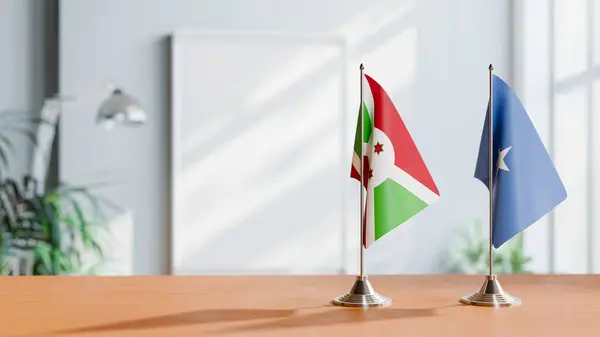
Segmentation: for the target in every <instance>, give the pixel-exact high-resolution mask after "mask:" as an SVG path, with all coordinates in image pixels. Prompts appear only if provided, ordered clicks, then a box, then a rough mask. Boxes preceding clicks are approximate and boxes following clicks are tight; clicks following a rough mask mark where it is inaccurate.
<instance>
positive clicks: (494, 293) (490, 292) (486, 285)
mask: <svg viewBox="0 0 600 337" xmlns="http://www.w3.org/2000/svg"><path fill="white" fill-rule="evenodd" d="M460 302H461V303H464V304H469V305H478V306H482V307H494V308H500V307H516V306H519V305H521V299H520V298H518V297H513V296H511V295H510V294H509V293H507V292H505V291H504V289H502V286H501V285H500V282H498V279H497V277H496V275H487V276H486V279H485V281H484V282H483V285H482V286H481V289H479V291H477V292H475V293H473V294H471V295H469V296H465V297H463V298H461V299H460Z"/></svg>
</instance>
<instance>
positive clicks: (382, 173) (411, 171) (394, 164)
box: [350, 75, 439, 247]
mask: <svg viewBox="0 0 600 337" xmlns="http://www.w3.org/2000/svg"><path fill="white" fill-rule="evenodd" d="M365 78H366V81H365V82H366V83H365V85H364V88H363V90H364V95H363V96H364V99H363V100H364V105H363V106H362V109H363V120H364V123H362V125H364V129H363V130H364V131H363V136H364V137H363V139H362V141H361V139H360V138H361V137H360V136H361V132H360V127H361V123H360V117H359V121H358V123H357V127H356V136H355V140H354V155H353V158H352V169H351V174H350V176H351V177H352V178H355V179H357V180H358V181H361V177H360V156H361V154H364V157H363V173H364V177H363V179H362V183H363V186H364V187H365V188H366V189H367V202H366V208H365V219H363V244H364V246H365V247H369V246H371V245H372V244H373V242H375V241H376V240H378V239H379V238H381V237H382V236H384V235H385V234H387V233H388V232H390V231H391V230H392V229H394V228H396V227H397V226H398V225H400V224H402V223H404V222H405V221H406V220H408V219H410V218H411V217H412V216H413V215H415V214H417V213H419V212H420V211H421V210H423V209H424V208H425V207H427V206H428V205H430V204H431V203H433V202H434V201H436V200H437V199H438V198H439V192H438V189H437V186H436V185H435V182H434V181H433V178H432V177H431V175H430V174H429V171H428V170H427V166H425V163H424V162H423V159H422V158H421V155H420V154H419V151H418V150H417V147H416V146H415V143H414V142H413V140H412V138H411V136H410V134H409V133H408V130H407V129H406V126H405V125H404V122H403V121H402V118H400V115H399V114H398V111H397V110H396V108H395V107H394V104H393V103H392V100H391V99H390V97H389V96H388V95H387V93H386V92H385V91H384V90H383V88H382V87H381V86H380V85H379V83H377V82H375V80H373V79H372V78H371V77H369V76H368V75H365ZM359 116H360V115H359Z"/></svg>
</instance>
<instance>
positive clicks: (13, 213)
mask: <svg viewBox="0 0 600 337" xmlns="http://www.w3.org/2000/svg"><path fill="white" fill-rule="evenodd" d="M40 123H44V121H42V120H39V119H32V118H23V117H20V116H19V115H14V114H11V113H4V114H1V113H0V164H1V165H0V267H1V268H0V271H2V274H5V275H7V274H8V275H73V274H93V273H94V272H95V268H97V267H98V266H101V265H102V263H103V262H104V260H105V256H106V254H105V251H104V248H103V244H104V243H105V242H106V240H107V239H108V238H109V237H108V234H109V233H108V231H107V230H106V219H107V217H106V213H105V210H106V209H107V208H111V209H117V210H118V207H117V206H116V205H114V204H113V203H112V202H110V201H109V200H107V199H106V198H104V197H102V196H100V195H98V194H96V193H93V192H92V187H90V186H71V185H68V184H63V183H61V184H59V186H56V187H53V188H51V189H49V190H47V191H43V192H40V190H41V188H40V186H38V182H37V181H36V179H35V178H33V177H31V176H29V175H25V176H24V177H23V178H22V179H21V180H20V181H16V180H14V179H12V178H8V177H6V174H5V172H6V171H7V169H8V167H9V166H10V160H9V159H10V158H11V156H14V155H15V153H14V144H13V139H14V138H13V136H14V135H20V136H24V137H25V138H27V139H29V140H30V141H31V142H32V143H33V144H34V145H36V134H35V133H34V132H33V128H34V127H35V126H37V125H39V124H40Z"/></svg>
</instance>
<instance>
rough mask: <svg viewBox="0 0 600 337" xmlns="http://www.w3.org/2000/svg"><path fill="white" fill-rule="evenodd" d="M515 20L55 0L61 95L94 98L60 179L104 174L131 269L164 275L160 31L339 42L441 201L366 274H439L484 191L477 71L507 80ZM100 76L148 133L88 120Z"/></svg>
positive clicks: (417, 10)
mask: <svg viewBox="0 0 600 337" xmlns="http://www.w3.org/2000/svg"><path fill="white" fill-rule="evenodd" d="M511 14H512V13H511V8H510V1H509V0H494V1H480V0H456V1H444V0H437V1H434V0H425V1H408V0H405V1H398V0H380V1H373V0H371V1H366V0H365V1H358V0H350V1H348V0H344V1H342V0H329V1H327V0H308V1H278V0H262V1H243V0H237V1H236V0H232V1H222V0H221V1H217V0H215V1H197V0H153V1H147V0H135V1H134V0H127V1H123V0H120V1H119V0H88V1H81V0H62V1H61V8H60V17H61V33H60V87H61V90H62V91H63V92H65V93H83V94H86V95H89V94H90V93H92V92H95V93H98V95H97V96H94V95H91V96H89V97H90V98H89V99H88V100H85V101H81V102H79V103H77V104H73V105H71V106H70V107H67V111H66V113H65V114H64V115H63V117H62V120H61V133H60V169H61V172H60V175H61V178H62V179H64V180H68V181H71V182H86V181H90V180H93V178H94V177H97V176H98V175H99V174H102V175H103V176H106V174H105V173H103V171H107V170H108V171H110V173H111V175H110V176H111V177H115V176H116V177H117V178H119V179H120V183H119V184H117V185H113V186H111V187H110V188H107V189H106V190H105V191H104V194H105V195H107V196H108V197H110V198H111V199H113V200H114V201H115V202H117V203H118V204H120V205H123V206H124V207H126V208H128V209H130V210H131V212H132V215H133V221H134V223H135V231H134V233H135V235H134V237H135V243H134V247H133V254H134V256H133V258H134V259H133V261H134V270H133V272H134V273H135V274H157V273H165V272H168V261H169V259H170V257H169V250H170V247H169V239H170V238H169V230H168V225H169V224H168V207H167V205H168V204H169V198H168V192H169V191H168V174H169V172H168V167H169V162H168V158H169V153H168V149H169V139H170V135H169V132H168V130H169V114H170V108H169V107H170V99H169V88H170V83H169V76H170V74H169V62H170V60H169V45H168V37H169V35H170V34H171V33H172V32H173V31H174V30H175V29H178V28H195V29H219V30H242V31H253V30H263V31H264V30H267V31H277V32H294V33H327V34H338V35H340V36H343V37H346V38H347V40H348V47H349V48H348V57H349V62H350V64H356V65H358V64H359V63H360V62H361V61H362V62H365V64H366V66H367V69H368V70H369V72H370V73H371V74H372V75H373V77H375V78H377V79H378V80H379V81H380V83H382V85H384V87H385V88H386V90H387V91H388V92H389V94H390V95H391V97H392V99H393V100H394V102H395V104H396V106H397V107H398V109H399V111H400V113H401V114H402V115H403V117H404V120H405V122H406V124H407V125H408V128H409V130H410V131H411V133H412V135H413V138H414V140H415V142H416V143H417V145H418V147H419V149H420V151H421V154H422V155H423V157H424V158H425V161H426V162H427V164H428V165H429V167H430V170H431V172H432V175H433V177H434V179H436V182H437V183H438V187H439V189H440V192H441V195H442V197H441V198H440V200H439V201H438V203H437V204H436V205H435V206H432V207H431V208H430V209H428V210H426V211H424V212H423V213H422V214H420V215H419V216H418V217H416V218H415V219H414V221H411V223H410V224H406V225H405V226H404V225H403V228H401V229H399V230H397V231H394V232H393V233H392V234H389V235H388V236H386V237H385V238H384V239H382V240H381V242H379V243H378V244H376V245H375V246H374V247H373V248H372V249H369V251H368V263H369V264H368V270H369V271H370V272H371V273H378V272H379V273H396V272H398V273H399V272H403V273H430V272H439V271H440V270H441V268H442V266H443V265H444V264H445V263H446V262H447V261H446V257H447V254H445V253H446V252H447V250H448V249H449V248H450V246H451V244H452V243H453V241H455V240H454V238H455V236H454V235H455V234H456V228H457V227H459V226H460V225H463V224H465V223H470V222H472V221H473V220H474V219H475V218H479V219H485V214H486V211H487V209H486V199H485V193H486V192H485V191H486V190H485V189H484V187H483V185H482V184H480V183H477V181H476V180H475V179H474V178H472V172H473V168H474V163H475V159H476V158H475V156H476V153H477V147H478V144H479V137H480V133H481V126H482V123H483V117H484V108H485V105H486V101H487V76H488V75H487V65H488V64H489V63H490V62H492V63H494V65H495V67H496V69H498V73H499V74H500V75H502V76H503V77H504V78H505V79H507V80H508V81H510V80H511V72H512V62H511V55H512V50H511V46H512V44H511V41H510V36H511V35H510V34H511V29H510V23H511ZM241 57H243V56H241ZM233 75H234V74H232V76H229V77H233ZM350 78H353V77H350ZM107 80H113V81H115V82H117V83H118V84H120V85H122V86H123V87H124V88H126V89H127V90H129V91H130V92H132V93H133V94H134V95H136V96H137V97H138V98H139V99H140V101H141V102H142V103H143V105H144V106H145V108H146V109H147V111H148V114H149V118H150V121H149V124H148V125H146V126H145V127H144V128H140V129H136V130H125V129H120V130H114V131H113V132H111V133H107V132H105V131H104V130H101V129H98V128H96V127H94V126H93V125H92V123H93V120H94V115H95V107H96V106H97V104H98V103H99V100H100V98H101V91H100V89H101V88H102V86H103V85H104V84H105V83H106V81H107ZM355 89H356V88H355ZM356 93H357V92H354V93H351V94H356ZM350 110H351V112H349V113H352V112H353V111H355V110H356V109H355V108H351V109H350ZM349 154H350V153H349ZM348 164H350V156H348ZM354 234H355V233H349V234H348V236H349V237H348V240H349V242H353V241H357V240H358V239H357V237H356V239H355V237H354V236H353V235H354ZM274 239H276V238H274ZM307 249H309V248H308V247H307ZM213 258H218V257H213ZM346 271H347V272H350V273H352V272H354V270H350V269H349V270H346Z"/></svg>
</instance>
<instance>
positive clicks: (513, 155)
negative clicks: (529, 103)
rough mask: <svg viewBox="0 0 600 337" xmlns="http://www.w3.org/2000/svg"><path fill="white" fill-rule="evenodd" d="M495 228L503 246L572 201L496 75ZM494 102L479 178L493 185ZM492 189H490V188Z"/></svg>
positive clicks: (483, 139) (510, 93)
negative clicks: (490, 134)
mask: <svg viewBox="0 0 600 337" xmlns="http://www.w3.org/2000/svg"><path fill="white" fill-rule="evenodd" d="M492 94H493V104H494V110H493V115H494V120H493V121H494V123H493V128H494V130H493V139H494V144H493V146H492V149H493V156H494V157H493V163H494V167H493V175H494V176H493V177H492V181H493V182H492V184H493V210H494V214H493V216H494V217H493V228H492V230H493V231H492V242H493V244H494V247H496V248H498V247H500V246H501V245H502V244H504V243H505V242H506V241H508V240H509V239H510V238H512V237H513V236H515V235H516V234H518V233H519V232H521V231H523V230H524V229H525V228H527V227H529V226H530V225H531V224H533V223H534V222H536V221H537V220H539V219H540V218H541V217H543V216H544V215H545V214H546V213H548V212H550V211H551V210H552V209H553V208H554V207H556V206H557V205H558V204H560V203H561V202H562V201H563V200H565V199H566V198H567V192H566V191H565V187H564V186H563V184H562V182H561V180H560V177H559V176H558V173H557V172H556V169H555V168H554V165H553V164H552V159H551V158H550V155H548V152H547V151H546V148H545V147H544V144H543V143H542V140H541V139H540V137H539V136H538V134H537V131H536V130H535V127H534V126H533V123H532V122H531V120H530V119H529V116H528V115H527V112H526V111H525V108H524V107H523V105H522V104H521V102H520V101H519V98H518V97H517V95H516V94H515V93H514V92H513V91H512V89H511V88H510V87H509V86H508V85H507V84H506V83H505V82H504V81H503V80H502V79H500V78H499V77H498V76H495V75H494V77H493V93H492ZM488 120H489V104H488V113H487V114H486V118H485V124H484V127H483V133H482V135H481V144H480V145H479V157H478V158H477V166H476V167H475V178H477V179H479V180H481V181H482V182H483V183H484V184H485V185H486V186H488V185H489V172H488V168H489V133H488ZM488 188H489V186H488Z"/></svg>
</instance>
